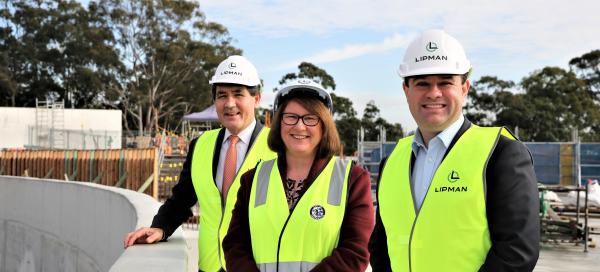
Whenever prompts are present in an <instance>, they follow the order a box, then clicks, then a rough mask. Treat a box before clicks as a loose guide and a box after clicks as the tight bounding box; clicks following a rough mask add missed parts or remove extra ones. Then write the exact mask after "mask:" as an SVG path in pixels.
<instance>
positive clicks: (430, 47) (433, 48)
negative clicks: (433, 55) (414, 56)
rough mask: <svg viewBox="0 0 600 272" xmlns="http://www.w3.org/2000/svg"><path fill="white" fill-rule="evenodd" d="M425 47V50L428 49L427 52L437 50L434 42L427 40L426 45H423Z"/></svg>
mask: <svg viewBox="0 0 600 272" xmlns="http://www.w3.org/2000/svg"><path fill="white" fill-rule="evenodd" d="M425 49H427V51H429V52H433V51H435V50H438V46H437V44H436V43H434V42H429V43H427V46H425Z"/></svg>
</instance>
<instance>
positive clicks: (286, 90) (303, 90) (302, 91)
mask: <svg viewBox="0 0 600 272" xmlns="http://www.w3.org/2000/svg"><path fill="white" fill-rule="evenodd" d="M292 94H293V95H294V96H296V95H307V96H313V97H316V98H318V99H320V100H321V101H322V102H323V104H325V106H327V108H328V109H329V111H330V112H331V113H332V114H333V100H331V96H330V95H329V93H328V92H327V91H326V90H325V88H323V86H321V84H318V83H316V82H314V81H312V80H310V79H307V78H299V79H296V80H294V81H293V82H291V83H290V84H288V85H286V86H284V87H283V88H282V89H280V90H279V91H278V92H277V95H275V102H274V103H273V112H274V113H275V112H277V109H278V108H279V106H281V103H282V102H283V101H284V100H285V99H284V98H285V97H286V96H289V95H292Z"/></svg>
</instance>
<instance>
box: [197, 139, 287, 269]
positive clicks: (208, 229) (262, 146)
mask: <svg viewBox="0 0 600 272" xmlns="http://www.w3.org/2000/svg"><path fill="white" fill-rule="evenodd" d="M219 131H220V129H214V130H210V131H207V132H204V133H203V134H202V135H201V136H200V137H199V138H198V140H197V142H196V147H195V148H194V154H193V155H192V183H193V184H194V190H195V191H196V196H197V197H198V206H199V220H198V221H199V223H198V268H199V269H200V270H202V271H218V270H219V269H221V268H223V269H225V255H224V254H223V245H222V243H223V238H224V237H225V235H226V234H227V230H228V229H229V223H230V222H231V212H232V211H233V207H234V205H235V202H236V200H237V192H238V189H239V188H240V177H241V176H242V174H244V173H245V172H246V171H248V170H250V169H252V168H253V167H255V166H256V164H257V163H258V162H259V161H261V160H270V159H273V158H275V157H276V156H277V154H276V153H275V152H273V151H271V150H270V149H269V147H268V145H267V136H268V134H269V128H263V129H262V130H261V131H260V133H259V134H258V135H257V136H256V139H255V140H254V143H253V144H252V146H250V147H248V152H247V153H246V158H245V159H244V162H243V163H242V166H241V167H240V169H239V170H238V172H237V174H236V176H235V179H234V180H233V183H232V184H231V187H230V188H229V192H228V193H227V199H226V200H223V199H222V195H221V192H220V191H219V188H217V185H216V182H215V181H214V179H213V171H212V169H213V155H214V152H219V150H215V146H216V142H217V136H218V134H219ZM223 207H224V208H223Z"/></svg>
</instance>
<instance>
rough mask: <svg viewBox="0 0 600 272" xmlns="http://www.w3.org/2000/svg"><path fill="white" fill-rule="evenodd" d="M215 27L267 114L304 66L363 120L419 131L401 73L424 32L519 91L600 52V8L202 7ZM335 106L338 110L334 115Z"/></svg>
mask: <svg viewBox="0 0 600 272" xmlns="http://www.w3.org/2000/svg"><path fill="white" fill-rule="evenodd" d="M200 8H201V10H202V11H203V12H204V13H205V15H206V17H207V19H208V20H209V21H214V22H218V23H220V24H223V25H224V26H225V27H227V28H228V29H229V32H230V35H231V37H232V38H233V39H234V43H233V45H234V46H235V47H237V48H240V49H242V50H243V55H244V56H245V57H247V58H248V59H249V60H250V61H251V62H253V63H254V64H255V66H256V68H257V69H258V72H259V75H260V77H261V78H262V79H263V82H264V92H263V100H262V103H261V106H263V107H268V106H270V105H272V103H273V98H274V94H273V92H272V90H273V88H275V87H278V86H279V83H278V81H279V80H280V79H281V78H282V77H283V75H285V74H287V73H294V72H297V71H298V68H297V66H298V64H300V62H302V61H308V62H311V63H313V64H315V65H317V66H318V67H320V68H322V69H324V70H325V71H327V72H328V73H329V74H330V75H331V76H333V78H334V79H335V82H336V85H337V86H336V89H335V93H336V94H337V95H340V96H344V97H348V98H350V99H351V100H352V102H353V103H354V108H355V109H356V110H357V111H358V113H359V116H362V111H363V109H364V107H365V105H366V104H367V103H368V102H369V101H373V102H374V103H375V104H376V105H377V106H378V107H379V109H380V110H381V116H382V117H383V118H385V119H386V120H388V122H392V123H400V124H401V125H402V127H403V128H404V130H405V131H409V130H413V129H415V128H416V124H415V122H414V121H413V120H412V117H411V115H410V112H409V110H408V106H407V104H406V99H405V96H404V93H403V91H402V79H401V78H400V77H399V76H398V74H397V70H398V66H399V65H400V63H401V61H402V58H403V56H404V51H405V50H406V47H407V45H408V44H409V43H410V41H411V40H412V39H413V38H415V37H416V36H417V35H418V34H419V33H420V32H422V31H424V30H427V29H432V28H436V29H443V30H445V31H446V32H447V33H449V34H450V35H452V36H454V37H455V38H456V39H458V40H459V41H460V42H461V43H462V45H463V47H464V48H465V51H466V53H467V57H468V58H469V59H470V61H471V63H472V65H473V74H472V77H471V79H472V80H477V79H478V78H480V77H481V76H485V75H492V76H497V77H498V78H500V79H503V80H512V81H514V82H516V83H518V82H519V81H520V80H521V79H522V78H523V77H525V76H528V75H529V74H531V73H532V72H534V71H535V70H538V69H541V68H543V67H546V66H558V67H562V68H564V69H568V62H569V60H570V59H572V58H574V57H578V56H581V55H582V54H585V53H587V52H590V51H592V50H594V49H600V15H599V12H598V11H599V10H600V1H597V0H588V1H581V0H570V1H565V0H545V1H541V0H520V1H515V0H502V1H488V0H479V1H472V0H471V1H469V0H460V1H431V0H422V1H404V0H368V1H367V0H364V1H363V0H318V1H313V0H303V1H297V0H281V1H274V0H271V1H269V0H245V1H236V0H202V1H200ZM334 106H335V105H334Z"/></svg>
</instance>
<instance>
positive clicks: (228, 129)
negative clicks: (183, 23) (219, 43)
mask: <svg viewBox="0 0 600 272" xmlns="http://www.w3.org/2000/svg"><path fill="white" fill-rule="evenodd" d="M210 84H211V86H212V95H213V102H214V105H215V108H216V111H217V115H218V117H219V121H220V122H221V124H222V125H223V127H224V128H221V129H215V130H211V131H207V132H204V133H203V134H202V135H201V136H200V137H198V138H197V139H195V140H193V141H192V142H191V143H190V148H189V152H188V155H187V158H186V160H185V163H184V164H183V170H182V171H181V174H180V176H179V182H178V184H177V185H176V186H175V187H174V188H173V195H172V197H171V198H169V199H168V200H167V201H166V202H165V204H164V205H162V206H161V208H160V209H159V211H158V214H156V216H154V220H153V221H152V226H151V227H149V228H148V227H144V228H140V229H138V230H136V231H134V232H131V233H129V234H128V235H127V236H126V237H125V241H124V243H125V247H126V248H127V247H129V246H131V245H133V244H136V243H144V244H149V243H155V242H158V241H165V240H167V239H168V237H169V236H170V235H171V234H173V232H174V231H175V230H176V229H177V228H178V227H179V226H180V225H181V224H182V223H183V222H185V221H186V220H187V219H188V218H189V217H190V216H191V215H192V213H191V210H190V208H191V207H192V206H193V205H194V204H196V202H198V204H199V216H200V218H199V220H198V221H199V226H198V253H199V256H198V268H199V270H200V271H223V270H224V268H225V259H224V254H223V250H222V246H221V243H222V241H223V238H224V236H225V234H227V230H228V227H229V222H230V220H231V211H232V210H233V206H234V204H235V201H236V199H237V191H238V189H239V187H240V184H239V183H240V182H239V179H240V176H241V174H243V173H244V172H246V171H247V170H249V169H251V168H253V167H255V166H256V164H257V163H258V162H259V161H260V160H269V159H272V158H274V157H275V156H276V155H275V153H274V152H272V151H271V150H270V149H269V147H268V145H267V135H268V134H269V131H268V128H265V127H263V125H262V124H260V123H258V122H256V118H255V108H256V107H258V105H259V102H260V98H261V94H260V78H259V77H258V73H257V72H256V68H255V67H254V65H252V63H250V62H249V61H248V60H247V59H246V58H244V57H242V56H230V57H229V58H227V59H226V60H224V61H223V62H221V63H220V64H219V66H218V67H217V70H216V72H215V75H214V76H213V77H212V79H211V80H210Z"/></svg>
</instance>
